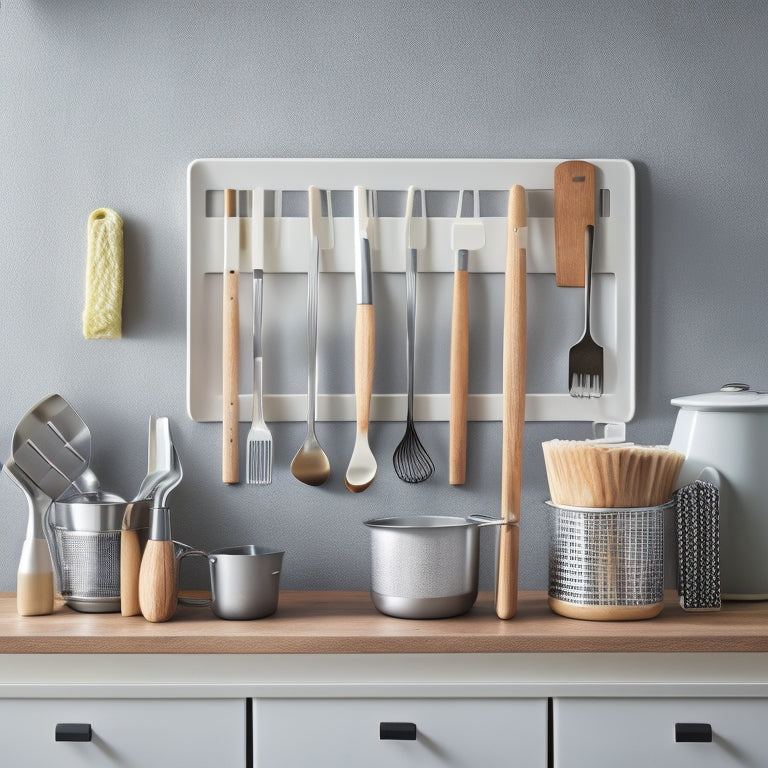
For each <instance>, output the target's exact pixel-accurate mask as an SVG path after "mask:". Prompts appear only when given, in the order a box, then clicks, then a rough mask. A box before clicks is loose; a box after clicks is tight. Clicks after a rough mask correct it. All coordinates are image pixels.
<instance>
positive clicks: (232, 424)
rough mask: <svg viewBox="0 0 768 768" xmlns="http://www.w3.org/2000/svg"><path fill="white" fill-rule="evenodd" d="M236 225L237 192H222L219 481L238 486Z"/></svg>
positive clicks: (237, 245) (237, 259)
mask: <svg viewBox="0 0 768 768" xmlns="http://www.w3.org/2000/svg"><path fill="white" fill-rule="evenodd" d="M239 257H240V221H239V219H238V218H237V190H236V189H226V190H224V266H223V270H222V272H223V275H222V277H223V281H222V282H223V289H224V290H223V300H222V303H223V320H222V418H221V424H222V457H221V480H222V482H224V483H228V484H232V483H239V482H240V464H239V455H238V439H237V438H238V422H239V419H240V395H239V388H238V373H239V369H240V260H239Z"/></svg>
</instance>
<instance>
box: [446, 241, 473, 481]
mask: <svg viewBox="0 0 768 768" xmlns="http://www.w3.org/2000/svg"><path fill="white" fill-rule="evenodd" d="M450 360H451V362H450V366H451V367H450V383H449V386H450V395H451V408H450V417H449V418H450V420H449V441H450V456H449V464H448V468H449V470H448V471H449V474H448V482H449V483H450V484H451V485H463V484H464V481H465V479H466V475H467V397H468V394H469V272H468V271H467V251H466V250H464V249H462V250H460V251H459V252H458V254H457V264H456V270H455V272H454V273H453V306H452V310H451V358H450Z"/></svg>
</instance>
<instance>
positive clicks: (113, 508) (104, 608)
mask: <svg viewBox="0 0 768 768" xmlns="http://www.w3.org/2000/svg"><path fill="white" fill-rule="evenodd" d="M127 506H128V505H127V504H126V502H125V501H124V500H123V499H122V498H120V497H119V496H115V495H114V494H109V493H104V492H102V491H99V492H97V493H88V494H84V495H82V496H68V497H67V499H66V500H61V499H59V500H57V501H55V502H54V504H53V505H52V507H51V512H50V516H49V520H50V532H51V539H52V543H51V551H52V554H53V559H54V562H55V565H56V575H57V578H58V584H59V590H60V592H61V596H62V597H63V598H64V599H65V601H66V603H67V605H69V606H70V607H71V608H74V609H75V610H76V611H81V612H84V613H110V612H114V611H119V610H120V608H121V588H120V581H121V578H120V577H121V563H122V556H121V551H120V550H121V546H120V545H121V536H122V533H123V532H122V530H121V527H122V521H123V519H124V517H125V512H126V507H127Z"/></svg>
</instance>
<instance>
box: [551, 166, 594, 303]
mask: <svg viewBox="0 0 768 768" xmlns="http://www.w3.org/2000/svg"><path fill="white" fill-rule="evenodd" d="M554 204H555V208H554V213H555V284H556V285H558V286H566V287H575V288H580V287H582V286H583V285H584V232H586V229H587V227H588V226H590V225H591V226H593V227H594V226H595V166H594V165H592V163H588V162H586V161H585V160H566V161H565V162H562V163H559V164H558V165H557V166H555V178H554Z"/></svg>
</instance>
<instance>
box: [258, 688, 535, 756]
mask: <svg viewBox="0 0 768 768" xmlns="http://www.w3.org/2000/svg"><path fill="white" fill-rule="evenodd" d="M253 716H254V766H255V768H299V767H300V768H306V766H309V765H318V766H331V765H338V766H343V765H350V766H351V765H364V766H366V768H379V767H381V768H384V767H385V766H386V768H391V767H392V766H397V767H398V768H410V767H411V766H418V768H432V767H433V766H434V767H435V768H436V767H437V766H441V768H442V767H444V766H446V765H450V766H452V768H460V767H463V766H466V768H481V767H482V766H490V765H520V766H526V768H545V766H546V764H547V703H546V700H544V699H492V700H491V699H440V700H433V699H261V700H257V701H254V703H253ZM382 724H385V725H384V733H383V734H382ZM382 735H383V736H384V738H382ZM398 736H399V737H400V738H397V737H398ZM403 737H405V738H403ZM409 737H410V738H409Z"/></svg>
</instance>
